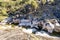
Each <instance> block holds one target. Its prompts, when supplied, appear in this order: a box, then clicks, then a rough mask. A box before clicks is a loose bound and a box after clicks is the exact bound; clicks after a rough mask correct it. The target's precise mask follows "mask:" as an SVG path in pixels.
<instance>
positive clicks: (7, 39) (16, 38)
mask: <svg viewBox="0 0 60 40" xmlns="http://www.w3.org/2000/svg"><path fill="white" fill-rule="evenodd" d="M59 39H60V38H59V37H44V36H36V35H34V34H28V33H25V32H23V31H22V29H21V28H14V29H8V30H7V29H5V30H0V40H59Z"/></svg>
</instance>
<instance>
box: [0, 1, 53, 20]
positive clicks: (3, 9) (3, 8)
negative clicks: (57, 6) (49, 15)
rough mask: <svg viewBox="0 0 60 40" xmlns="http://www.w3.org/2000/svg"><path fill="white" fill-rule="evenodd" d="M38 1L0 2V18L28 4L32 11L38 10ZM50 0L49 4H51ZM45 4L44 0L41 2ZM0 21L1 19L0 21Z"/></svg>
mask: <svg viewBox="0 0 60 40" xmlns="http://www.w3.org/2000/svg"><path fill="white" fill-rule="evenodd" d="M37 1H38V0H0V17H1V16H2V17H3V16H4V17H5V16H6V17H7V16H8V13H7V12H8V11H13V12H15V11H16V10H17V9H20V8H24V6H25V5H28V4H30V5H31V6H32V7H33V8H34V9H37V8H39V3H38V2H37ZM53 1H54V0H51V1H50V2H53ZM41 2H42V3H43V4H45V3H46V2H47V1H46V0H41ZM0 20H1V19H0Z"/></svg>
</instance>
